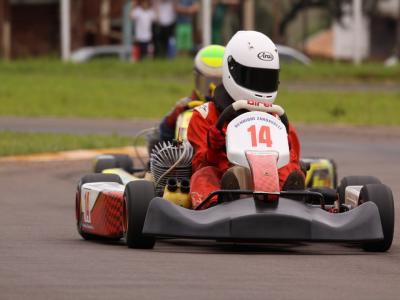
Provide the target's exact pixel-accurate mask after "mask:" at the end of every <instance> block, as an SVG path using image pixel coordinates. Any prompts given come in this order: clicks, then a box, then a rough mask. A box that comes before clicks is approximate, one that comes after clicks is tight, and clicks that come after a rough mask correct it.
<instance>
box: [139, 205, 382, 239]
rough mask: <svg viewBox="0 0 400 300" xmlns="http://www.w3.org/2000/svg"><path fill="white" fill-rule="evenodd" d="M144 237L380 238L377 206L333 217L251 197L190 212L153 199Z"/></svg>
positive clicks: (315, 208)
mask: <svg viewBox="0 0 400 300" xmlns="http://www.w3.org/2000/svg"><path fill="white" fill-rule="evenodd" d="M143 233H144V234H147V235H153V236H166V237H179V238H195V239H196V238H200V239H226V240H256V241H277V240H278V241H279V240H283V241H344V242H346V241H347V242H362V241H371V240H381V239H383V232H382V225H381V220H380V216H379V211H378V208H377V206H376V205H375V204H374V203H372V202H367V203H364V204H362V205H361V206H359V207H357V208H355V209H353V210H350V211H348V212H344V213H340V214H333V213H329V212H327V211H325V210H323V209H321V208H319V207H318V206H313V205H309V204H305V203H302V202H299V201H295V200H291V199H286V198H280V199H279V201H278V202H277V203H276V205H272V204H271V203H267V202H265V201H259V200H254V199H253V198H246V199H240V200H236V201H232V202H227V203H223V204H220V205H217V206H215V207H212V208H209V209H206V210H201V211H193V210H189V209H185V208H182V207H179V206H177V205H175V204H172V203H170V202H168V201H166V200H164V199H162V198H154V199H153V200H152V201H151V203H150V206H149V209H148V211H147V215H146V220H145V224H144V227H143Z"/></svg>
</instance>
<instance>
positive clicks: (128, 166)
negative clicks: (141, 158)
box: [94, 154, 133, 173]
mask: <svg viewBox="0 0 400 300" xmlns="http://www.w3.org/2000/svg"><path fill="white" fill-rule="evenodd" d="M116 168H120V169H123V170H124V171H126V172H128V173H132V170H133V161H132V158H131V157H130V156H129V155H126V154H104V155H100V156H99V157H98V159H97V160H96V163H95V165H94V172H95V173H101V172H103V170H106V169H116Z"/></svg>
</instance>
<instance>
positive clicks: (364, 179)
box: [337, 176, 381, 204]
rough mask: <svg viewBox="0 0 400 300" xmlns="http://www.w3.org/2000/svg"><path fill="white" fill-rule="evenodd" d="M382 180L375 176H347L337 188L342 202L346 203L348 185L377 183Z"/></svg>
mask: <svg viewBox="0 0 400 300" xmlns="http://www.w3.org/2000/svg"><path fill="white" fill-rule="evenodd" d="M377 183H381V181H380V180H379V179H378V178H376V177H374V176H346V177H344V178H343V179H342V180H341V181H340V185H339V187H338V188H337V192H338V194H339V202H340V204H344V201H345V191H346V187H348V186H351V185H366V184H377Z"/></svg>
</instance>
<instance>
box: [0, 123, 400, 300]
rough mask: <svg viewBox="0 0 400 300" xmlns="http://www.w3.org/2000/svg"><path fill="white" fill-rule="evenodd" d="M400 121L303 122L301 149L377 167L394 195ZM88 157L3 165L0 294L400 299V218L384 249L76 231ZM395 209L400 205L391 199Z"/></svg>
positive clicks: (345, 170) (345, 166) (345, 167)
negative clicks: (377, 124)
mask: <svg viewBox="0 0 400 300" xmlns="http://www.w3.org/2000/svg"><path fill="white" fill-rule="evenodd" d="M397 131H398V130H396V129H393V132H391V131H390V130H389V132H387V130H381V129H374V128H370V129H368V130H366V133H365V135H362V136H360V129H357V128H356V129H354V128H353V129H346V128H333V129H332V128H321V127H310V128H308V129H307V128H305V127H302V128H301V129H300V136H301V139H302V141H303V150H304V151H303V154H304V155H322V156H328V157H332V158H334V159H335V160H336V161H337V163H338V165H339V172H340V175H341V176H343V175H349V174H372V173H373V174H375V175H376V176H378V177H380V178H381V179H382V180H383V181H384V182H385V183H387V184H388V185H390V186H391V187H392V189H393V191H394V195H395V200H399V199H400V183H399V171H398V170H399V167H398V166H399V165H400V155H399V154H400V140H399V138H398V132H397ZM90 164H91V163H90V162H89V161H76V162H69V163H65V162H53V163H46V164H42V163H16V164H15V163H14V164H11V163H3V164H1V165H0V191H1V198H0V203H1V207H0V299H78V298H79V299H174V300H176V299H307V300H309V299H321V298H324V299H398V298H399V294H400V286H399V282H400V268H399V265H400V240H399V238H398V234H399V232H400V231H399V222H397V224H396V231H395V241H394V244H393V246H392V249H391V251H390V252H389V253H384V254H373V253H365V252H363V251H361V250H359V249H357V248H354V247H345V246H341V245H331V244H317V245H310V244H297V245H292V246H287V245H286V246H285V245H276V244H273V245H259V246H254V245H247V246H238V245H232V244H216V243H214V242H207V241H205V242H195V241H189V242H187V241H179V240H178V241H172V242H159V243H157V244H156V247H155V249H154V250H152V251H142V250H130V249H127V248H126V247H125V246H124V245H123V244H122V243H109V244H106V243H95V242H87V241H83V240H82V239H80V237H79V236H78V234H77V232H76V230H75V227H74V188H75V183H76V182H77V180H78V179H79V178H80V176H81V175H82V174H83V173H85V172H86V171H87V170H88V169H90ZM395 206H396V211H397V213H396V215H397V218H398V219H399V214H400V205H399V203H398V201H396V205H395Z"/></svg>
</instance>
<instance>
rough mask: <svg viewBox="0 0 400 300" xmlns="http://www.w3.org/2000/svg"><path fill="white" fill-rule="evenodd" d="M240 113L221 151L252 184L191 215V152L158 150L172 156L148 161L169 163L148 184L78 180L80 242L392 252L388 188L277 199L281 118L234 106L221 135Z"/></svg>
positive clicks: (364, 180) (285, 151)
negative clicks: (169, 241)
mask: <svg viewBox="0 0 400 300" xmlns="http://www.w3.org/2000/svg"><path fill="white" fill-rule="evenodd" d="M242 110H247V111H249V112H246V113H243V114H241V115H239V116H237V117H235V118H234V119H233V120H232V121H230V122H229V125H228V128H227V133H226V150H227V155H228V159H229V161H230V162H231V163H232V164H233V165H236V166H240V167H243V168H249V169H250V170H251V176H252V184H251V186H249V187H248V188H247V189H241V190H216V191H214V192H212V193H211V194H210V195H208V197H207V198H206V199H205V200H204V201H203V202H202V203H201V204H200V205H199V206H198V207H196V208H195V209H192V208H189V206H187V205H186V203H187V202H185V201H186V200H185V199H184V195H185V194H187V192H188V180H187V179H189V178H184V176H182V177H181V178H179V176H180V175H182V174H185V163H187V162H188V159H189V158H190V151H189V150H188V149H190V145H188V144H185V143H183V144H182V145H176V146H175V148H173V147H171V148H169V150H166V149H168V147H167V148H163V149H160V151H161V150H162V151H166V152H168V153H163V154H162V155H161V154H160V156H159V157H158V158H157V157H153V159H154V160H156V159H161V158H163V157H164V158H165V159H166V160H168V159H169V160H172V161H171V162H169V163H170V165H171V164H172V165H171V166H170V167H169V168H168V169H167V170H165V172H162V170H161V169H159V168H158V169H157V168H154V167H153V168H152V173H153V174H152V175H153V180H146V179H137V180H134V181H131V182H129V183H127V184H126V185H123V184H122V181H121V179H120V177H119V176H117V175H115V174H94V175H88V176H85V177H84V178H83V179H82V181H81V183H80V184H79V185H78V191H77V197H76V216H77V226H78V231H79V232H80V234H81V235H82V236H83V237H84V238H85V239H92V238H100V237H101V238H104V237H105V238H112V239H120V238H125V240H126V243H127V245H128V246H129V247H131V248H152V247H154V244H155V242H156V240H157V238H160V237H167V238H190V239H213V240H223V241H235V242H248V241H251V242H271V241H284V242H291V241H309V242H314V241H317V242H344V243H346V242H347V243H357V244H360V246H361V247H362V248H363V249H364V250H366V251H387V250H388V249H389V248H390V246H391V244H392V240H393V230H394V205H393V196H392V192H391V190H390V188H389V187H387V186H386V185H384V184H381V183H379V181H378V180H377V179H375V178H373V177H348V178H347V179H346V178H345V179H344V180H343V181H342V183H341V185H340V187H339V190H338V191H339V193H336V190H332V189H318V190H313V189H305V190H295V191H280V189H279V180H278V170H279V168H280V167H282V166H285V165H286V164H287V163H288V162H289V146H288V142H287V128H288V121H287V117H286V114H285V113H284V111H283V109H282V108H281V107H280V106H277V105H264V104H263V103H259V102H254V101H237V102H235V103H234V104H232V105H231V106H229V107H228V108H227V109H226V110H225V111H224V112H223V113H222V114H221V115H220V118H219V120H218V122H217V127H218V128H222V125H223V124H224V122H225V121H228V120H230V119H231V117H232V115H234V113H235V112H237V111H242ZM272 114H275V115H277V116H278V117H275V116H273V115H272ZM174 153H175V154H174ZM177 153H178V154H179V155H178V156H179V157H178V158H177V159H174V155H176V154H177ZM175 160H176V161H175ZM189 161H190V159H189ZM181 162H182V163H183V164H182V165H181V164H180V163H181ZM160 170H161V171H160ZM186 171H187V170H186ZM158 172H161V173H158ZM176 178H178V179H176ZM160 185H161V189H160ZM337 195H339V196H337ZM180 197H181V198H180ZM215 199H217V201H216V202H215V201H213V203H214V205H213V206H212V207H208V204H209V202H210V201H211V200H215ZM206 207H208V208H206ZM204 208H206V209H204Z"/></svg>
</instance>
